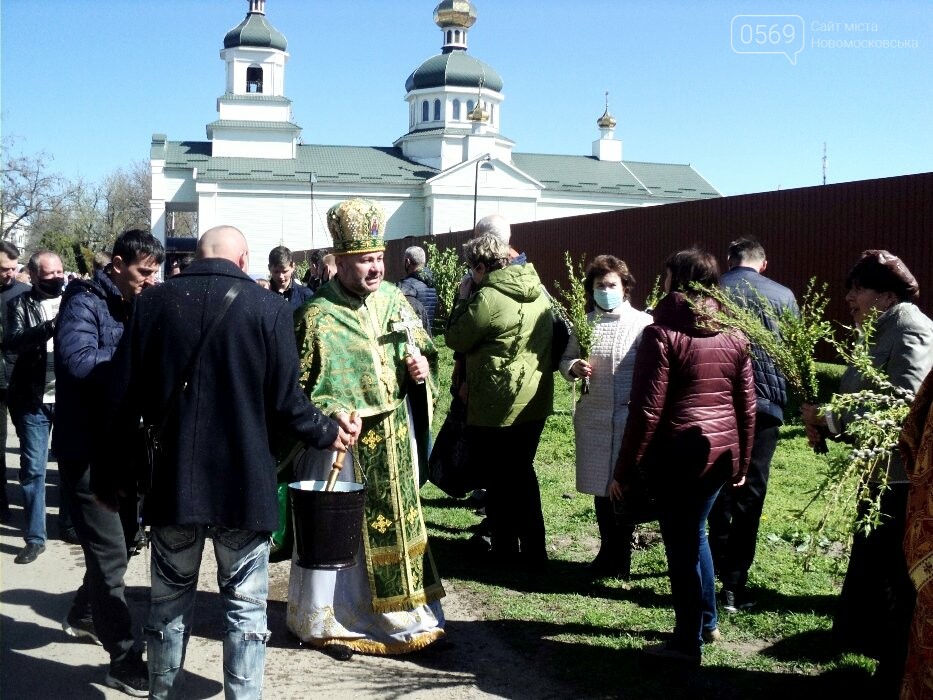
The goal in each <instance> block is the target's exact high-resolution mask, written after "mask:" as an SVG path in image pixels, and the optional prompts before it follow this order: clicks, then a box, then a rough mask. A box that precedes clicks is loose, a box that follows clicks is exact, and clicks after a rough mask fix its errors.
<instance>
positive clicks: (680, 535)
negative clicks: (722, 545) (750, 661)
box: [657, 476, 724, 654]
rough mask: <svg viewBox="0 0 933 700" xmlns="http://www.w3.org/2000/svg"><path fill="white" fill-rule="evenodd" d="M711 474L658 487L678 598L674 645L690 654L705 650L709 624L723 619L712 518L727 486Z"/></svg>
mask: <svg viewBox="0 0 933 700" xmlns="http://www.w3.org/2000/svg"><path fill="white" fill-rule="evenodd" d="M723 481H724V480H723V479H717V478H715V477H711V476H706V477H704V478H702V479H700V480H699V481H696V482H694V483H692V484H689V485H679V484H678V485H674V486H671V485H668V486H666V487H665V488H666V490H662V489H658V491H657V493H658V505H659V508H660V518H659V523H660V525H661V537H662V538H663V539H664V550H665V552H666V554H667V568H668V576H669V577H670V579H671V596H672V597H673V599H674V637H673V641H672V645H673V646H674V647H676V648H677V649H678V650H681V651H685V652H687V653H690V654H696V653H699V651H700V645H701V644H702V633H703V631H704V630H707V631H709V630H714V629H716V627H717V625H718V618H717V614H716V575H715V574H714V573H713V557H712V555H711V554H710V549H709V540H708V539H707V537H706V518H707V517H708V516H709V512H710V509H711V508H712V507H713V503H714V502H715V501H716V496H718V495H719V491H720V489H721V488H722V486H723Z"/></svg>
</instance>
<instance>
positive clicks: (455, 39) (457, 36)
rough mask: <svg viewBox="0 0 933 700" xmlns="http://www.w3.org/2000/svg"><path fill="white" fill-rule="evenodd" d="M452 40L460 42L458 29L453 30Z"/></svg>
mask: <svg viewBox="0 0 933 700" xmlns="http://www.w3.org/2000/svg"><path fill="white" fill-rule="evenodd" d="M454 41H455V42H457V43H458V44H459V43H460V30H459V29H458V30H457V31H455V32H454Z"/></svg>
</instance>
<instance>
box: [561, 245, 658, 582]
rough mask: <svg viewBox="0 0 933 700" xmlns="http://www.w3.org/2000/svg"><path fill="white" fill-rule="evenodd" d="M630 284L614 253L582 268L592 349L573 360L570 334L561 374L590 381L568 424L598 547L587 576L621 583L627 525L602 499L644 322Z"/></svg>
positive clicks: (626, 564)
mask: <svg viewBox="0 0 933 700" xmlns="http://www.w3.org/2000/svg"><path fill="white" fill-rule="evenodd" d="M634 284H635V278H634V277H632V275H631V273H630V272H629V269H628V265H626V264H625V262H624V261H623V260H620V259H619V258H617V257H615V256H614V255H600V256H597V257H596V258H594V259H593V261H592V262H591V263H590V264H589V265H588V266H587V269H586V277H585V280H584V288H585V289H586V293H587V298H588V301H589V304H590V306H591V307H592V311H591V312H590V313H589V315H588V318H589V319H590V321H591V322H592V323H593V324H594V328H593V345H592V348H591V350H590V355H589V357H582V358H581V357H580V346H579V343H578V342H577V337H576V335H574V334H572V335H571V336H570V341H569V342H568V344H567V349H566V350H565V351H564V355H563V358H562V359H561V363H560V372H561V374H563V376H564V377H566V378H567V379H569V380H571V381H578V380H580V379H582V378H584V377H586V378H591V379H592V381H591V382H590V383H589V392H588V393H586V394H583V395H582V396H581V397H580V401H579V403H578V404H577V406H576V410H575V412H574V418H573V427H574V434H575V436H576V457H577V491H579V492H580V493H588V494H592V496H593V505H594V508H595V510H596V524H597V526H598V527H599V537H600V548H599V553H598V554H597V555H596V558H595V559H594V560H593V562H592V563H591V564H590V565H589V567H588V568H589V571H590V572H591V573H592V574H593V575H594V576H618V577H620V578H625V579H627V578H628V577H629V574H630V573H631V564H632V534H633V532H634V526H622V525H619V524H617V522H616V518H615V514H614V513H613V507H612V501H611V500H610V499H609V484H610V483H611V482H612V473H613V469H614V468H615V464H616V459H617V458H618V456H619V447H620V445H621V444H622V434H623V433H624V432H625V421H626V419H627V418H628V400H629V392H630V391H631V388H632V369H633V368H634V366H635V351H636V350H637V349H638V342H639V340H640V338H641V332H642V330H643V329H644V328H645V326H647V325H649V324H650V323H651V320H652V319H651V316H649V315H648V314H646V313H644V312H642V311H637V310H636V309H634V308H632V305H631V303H630V302H629V296H630V292H631V289H632V286H633V285H634Z"/></svg>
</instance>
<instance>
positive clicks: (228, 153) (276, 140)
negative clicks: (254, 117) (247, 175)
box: [212, 129, 295, 159]
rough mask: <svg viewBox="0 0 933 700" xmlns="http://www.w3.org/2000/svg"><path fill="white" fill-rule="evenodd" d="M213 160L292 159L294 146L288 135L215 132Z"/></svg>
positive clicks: (226, 130)
mask: <svg viewBox="0 0 933 700" xmlns="http://www.w3.org/2000/svg"><path fill="white" fill-rule="evenodd" d="M212 153H213V156H214V157H215V158H224V157H229V158H278V159H282V158H294V157H295V145H294V141H293V139H292V136H291V134H290V133H286V132H282V133H277V132H263V133H262V134H261V135H259V134H257V133H256V132H251V131H247V130H245V129H242V130H241V129H224V130H223V131H222V132H218V131H215V132H214V139H213V150H212Z"/></svg>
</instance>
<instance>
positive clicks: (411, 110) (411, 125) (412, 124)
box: [408, 102, 415, 129]
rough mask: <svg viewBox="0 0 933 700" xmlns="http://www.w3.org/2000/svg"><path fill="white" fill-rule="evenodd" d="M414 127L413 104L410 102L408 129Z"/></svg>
mask: <svg viewBox="0 0 933 700" xmlns="http://www.w3.org/2000/svg"><path fill="white" fill-rule="evenodd" d="M414 125H415V103H414V102H412V103H411V104H409V105H408V128H409V129H410V128H411V127H413V126H414Z"/></svg>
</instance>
